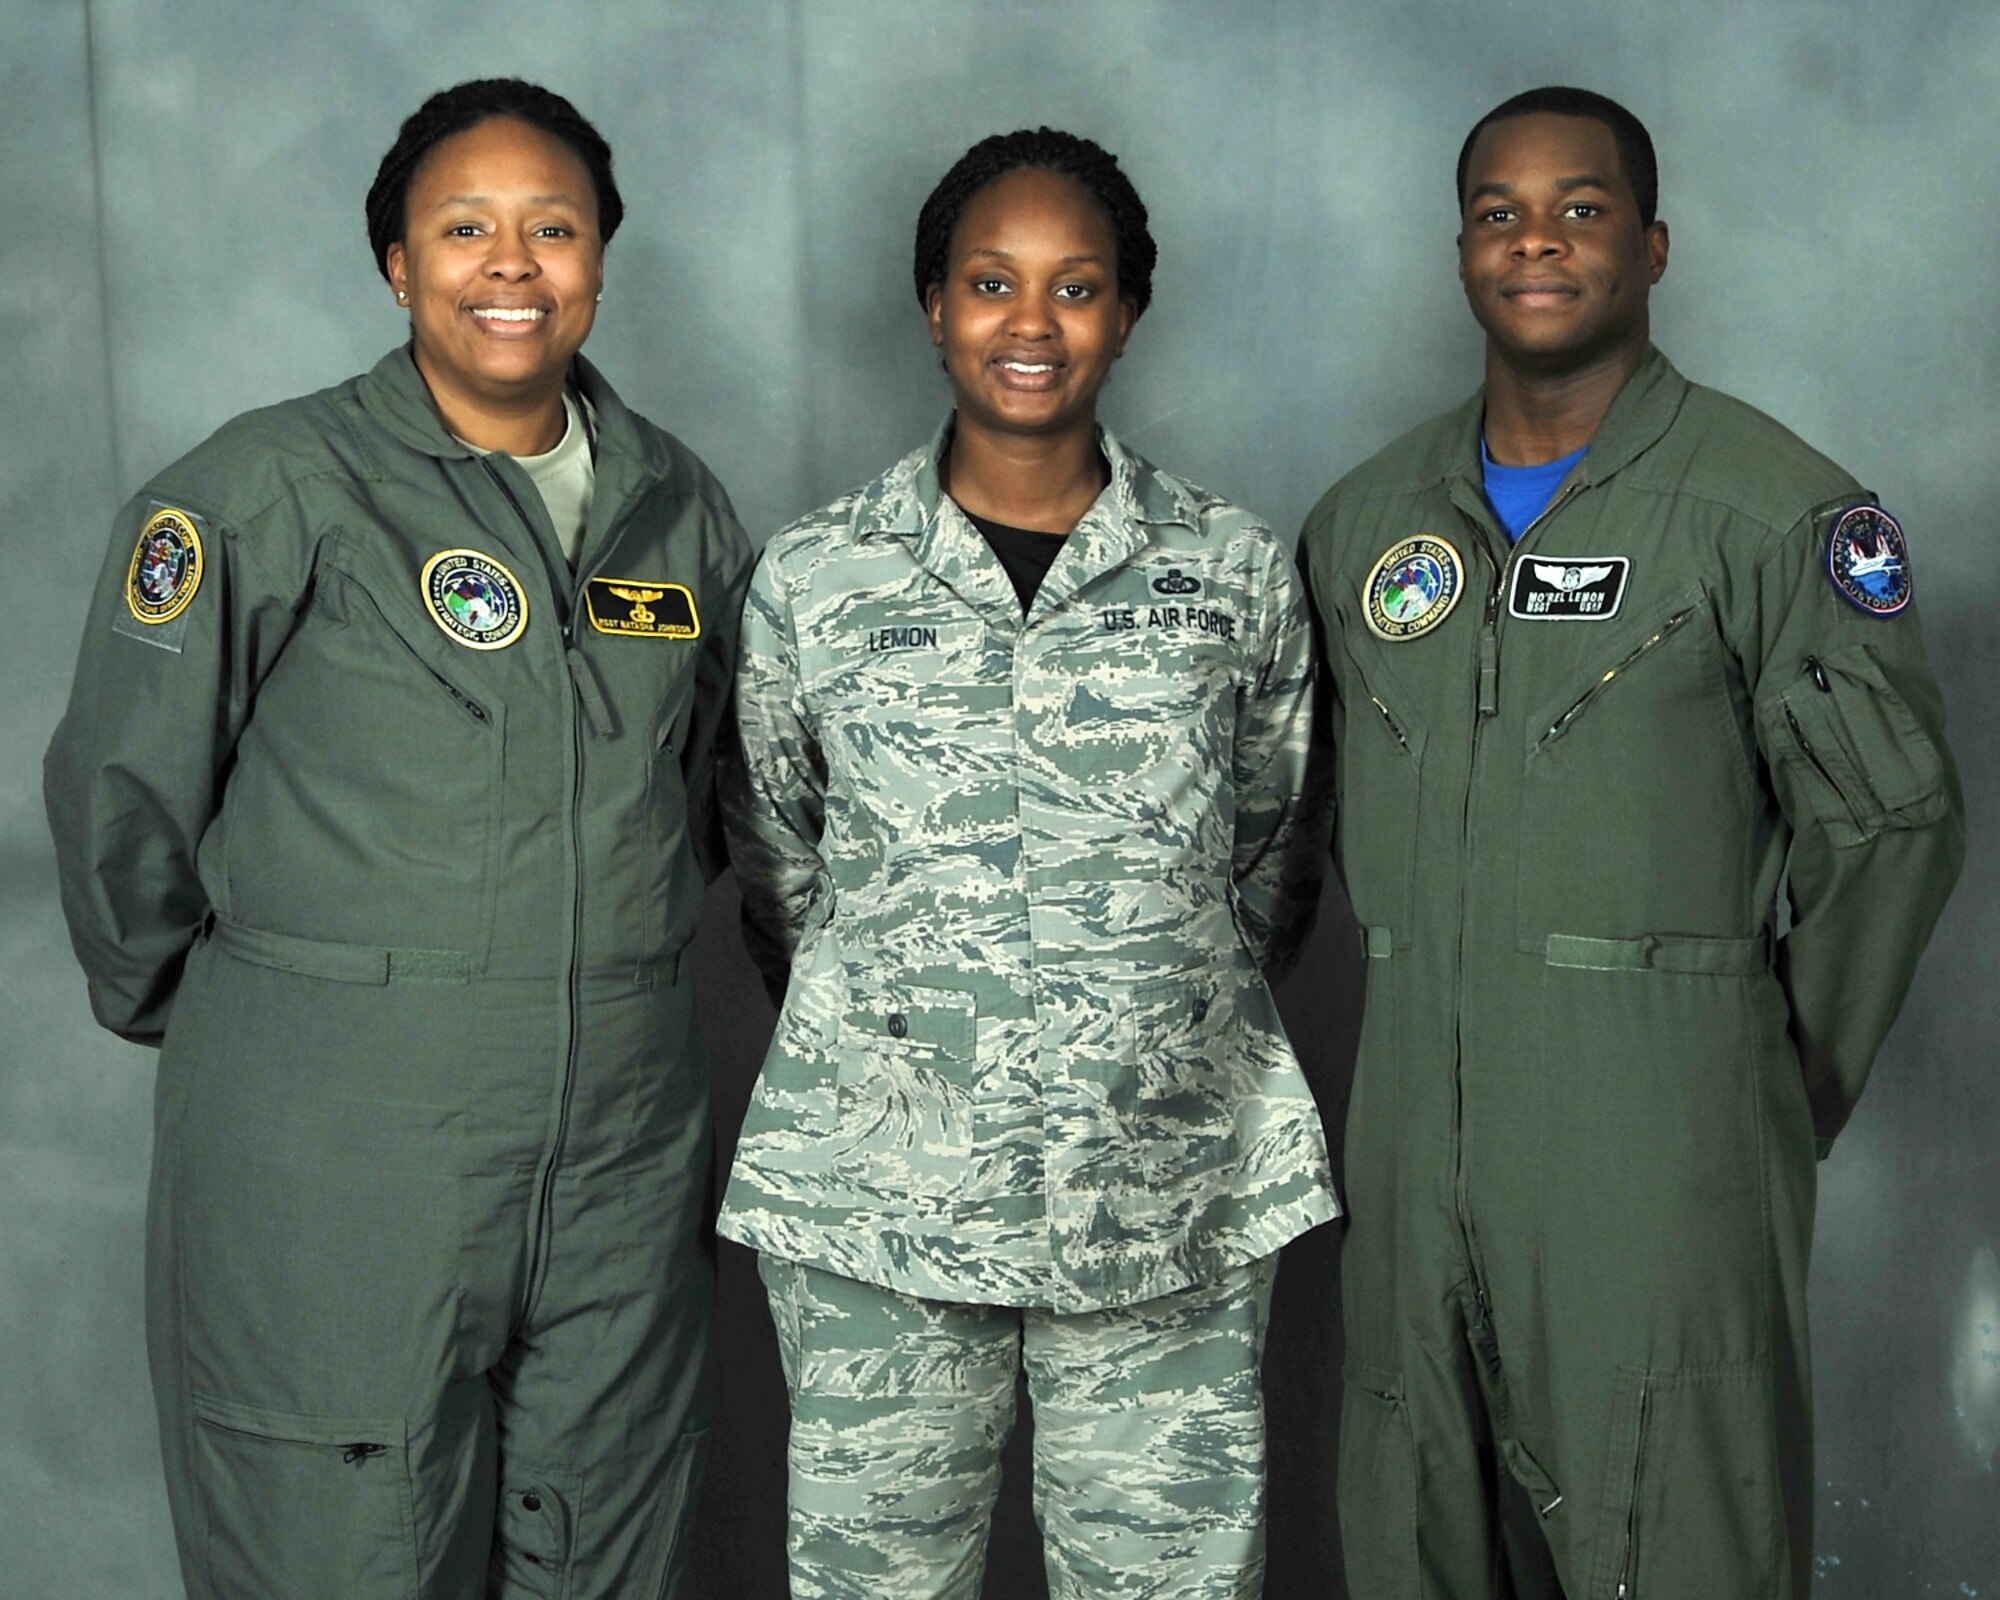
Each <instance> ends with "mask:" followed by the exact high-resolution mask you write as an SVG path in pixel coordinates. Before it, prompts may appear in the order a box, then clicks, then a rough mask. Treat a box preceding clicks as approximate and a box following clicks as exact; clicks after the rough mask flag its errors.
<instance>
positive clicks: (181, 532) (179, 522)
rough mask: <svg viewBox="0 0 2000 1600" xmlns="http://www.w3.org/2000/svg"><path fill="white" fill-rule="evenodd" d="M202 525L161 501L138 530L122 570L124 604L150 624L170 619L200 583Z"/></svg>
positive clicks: (142, 620) (158, 623)
mask: <svg viewBox="0 0 2000 1600" xmlns="http://www.w3.org/2000/svg"><path fill="white" fill-rule="evenodd" d="M201 576H202V553H201V530H200V529H199V528H197V527H196V526H195V519H194V517H193V516H191V515H190V514H189V513H188V512H185V511H181V510H177V509H176V508H175V507H173V506H161V507H160V508H159V509H158V510H157V511H155V512H154V513H153V514H152V515H151V516H150V517H148V518H147V519H146V525H145V526H144V527H143V528H141V529H140V530H139V543H138V544H137V545H136V546H135V547H134V548H133V551H132V566H131V569H130V570H129V571H128V572H127V573H126V575H125V605H126V609H127V610H129V611H130V612H131V613H132V615H133V617H134V618H135V619H136V620H138V621H140V622H143V623H146V624H147V625H148V626H149V627H158V626H159V625H160V624H161V623H163V622H172V621H173V620H174V618H175V617H177V616H179V615H180V614H181V613H182V612H183V611H185V610H187V608H188V602H189V601H190V600H192V599H193V598H194V595H195V591H196V590H197V589H199V588H200V587H201Z"/></svg>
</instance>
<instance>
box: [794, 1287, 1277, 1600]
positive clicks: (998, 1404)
mask: <svg viewBox="0 0 2000 1600" xmlns="http://www.w3.org/2000/svg"><path fill="white" fill-rule="evenodd" d="M1277 1266H1278V1258H1277V1257H1276V1256H1275V1255H1270V1256H1265V1257H1264V1258H1263V1259H1262V1260H1260V1261H1253V1262H1250V1263H1249V1264H1248V1265H1246V1266H1241V1267H1234V1268H1231V1269H1230V1270H1229V1271H1227V1272H1225V1273H1223V1274H1222V1275H1221V1276H1220V1277H1218V1278H1215V1279H1213V1280H1211V1281H1210V1282H1207V1283H1200V1284H1196V1285H1194V1286H1193V1287H1191V1288H1186V1289H1179V1290H1176V1291H1175V1292H1174V1293H1172V1294H1170V1295H1162V1296H1161V1297H1160V1298H1159V1299H1157V1300H1147V1301H1143V1302H1141V1303H1139V1304H1137V1305H1130V1306H1117V1307H1113V1308H1111V1309H1109V1310H1104V1311H1085V1312H1078V1313H1075V1314H1073V1315H1063V1314H1061V1313H1058V1312H1053V1311H1041V1310H1027V1311H1023V1310H1017V1309H1014V1308H1012V1307H1007V1306H979V1305H957V1304H953V1303H951V1302H948V1301H941V1300H917V1299H913V1298H911V1297H910V1296H908V1295H900V1294H897V1293H895V1292H893V1291H892V1290H888V1289H878V1288H876V1287H875V1286H873V1285H872V1284H864V1283H856V1282H855V1281H854V1280H853V1279H851V1278H840V1277H835V1276H834V1275H833V1274H832V1273H828V1272H820V1271H817V1270H815V1269H814V1268H812V1267H804V1266H800V1265H798V1264H797V1263H795V1262H790V1261H778V1260H774V1259H773V1258H772V1257H770V1256H764V1257H761V1258H760V1260H759V1270H760V1271H761V1272H762V1274H763V1277H764V1282H765V1286H766V1288H768V1289H769V1291H770V1296H771V1318H772V1321H773V1322H774V1323H775V1324H776V1326H777V1330H778V1348H779V1352H780V1354H781V1356H782V1358H783V1360H784V1367H785V1381H786V1385H787V1387H788V1388H789V1389H790V1391H791V1394H792V1431H791V1440H790V1446H789V1450H788V1459H789V1464H790V1468H791V1473H790V1480H791V1481H790V1495H789V1499H790V1513H789V1517H788V1522H787V1532H786V1549H787V1554H788V1556H789V1558H790V1561H789V1564H790V1568H791V1593H792V1600H978V1596H979V1593H980V1586H981V1578H982V1576H983V1571H984V1567H985V1557H986V1541H987V1533H988V1529H989V1527H990V1525H991V1523H992V1518H993V1506H994V1502H995V1499H996V1497H997V1495H998V1494H999V1490H1000V1454H1001V1451H1002V1450H1003V1449H1004V1448H1005V1446H1006V1443H1007V1437H1008V1435H1009V1434H1010V1433H1012V1431H1013V1427H1014V1410H1015V1395H1016V1388H1017V1385H1016V1381H1015V1380H1016V1376H1017V1374H1019V1373H1022V1372H1025V1373H1026V1375H1027V1380H1028V1381H1027V1389H1028V1395H1029V1398H1030V1399H1031V1401H1032V1402H1033V1404H1034V1408H1035V1515H1036V1520H1037V1521H1038V1522H1039V1523H1040V1525H1041V1528H1042V1534H1043V1541H1044V1551H1045V1557H1044V1565H1045V1568H1046V1571H1047V1573H1048V1582H1049V1596H1050V1600H1256V1596H1258V1595H1259V1594H1261V1593H1262V1592H1263V1579H1264V1476H1265V1474H1264V1455H1265V1427H1264V1406H1263V1399H1262V1395H1261V1391H1260V1385H1259V1382H1258V1373H1259V1370H1260V1368H1261V1366H1262V1363H1263V1350H1264V1334H1265V1329H1266V1327H1267V1326H1268V1324H1269V1321H1270V1308H1271V1285H1272V1280H1273V1279H1274V1278H1275V1276H1276V1274H1277Z"/></svg>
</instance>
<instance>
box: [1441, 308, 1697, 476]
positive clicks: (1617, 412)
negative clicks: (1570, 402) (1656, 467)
mask: <svg viewBox="0 0 2000 1600" xmlns="http://www.w3.org/2000/svg"><path fill="white" fill-rule="evenodd" d="M1687 392H1688V381H1687V379H1685V378H1683V377H1682V376H1681V375H1680V373H1679V372H1677V371H1676V370H1675V369H1674V364H1673V363H1672V362H1671V361H1669V360H1668V359H1667V358H1666V357H1665V356H1664V355H1662V354H1661V353H1660V350H1659V348H1658V346H1656V345H1650V344H1649V345H1647V346H1646V353H1645V355H1644V356H1642V357H1641V358H1640V360H1639V365H1638V366H1637V367H1636V368H1635V369H1634V370H1633V373H1632V376H1631V377H1629V378H1627V379H1626V380H1625V386H1624V387H1623V388H1622V389H1620V390H1619V391H1618V394H1617V396H1616V398H1614V399H1613V400H1612V402H1611V409H1610V410H1609V411H1607V412H1605V414H1604V420H1603V422H1601V423H1599V424H1598V428H1597V432H1596V434H1595V435H1594V436H1593V437H1592V439H1591V441H1590V454H1588V455H1587V456H1585V457H1584V458H1583V460H1582V461H1580V462H1578V463H1577V465H1576V468H1575V476H1576V477H1577V478H1578V479H1579V480H1580V481H1581V482H1582V483H1584V484H1585V485H1586V486H1588V485H1590V484H1596V483H1602V482H1603V481H1604V480H1605V479H1606V478H1609V477H1610V476H1611V475H1612V474H1613V473H1614V472H1617V471H1619V470H1620V469H1621V468H1624V467H1626V466H1629V465H1630V464H1631V463H1632V462H1633V461H1635V460H1637V459H1638V458H1639V457H1640V456H1642V455H1644V454H1645V453H1646V451H1647V450H1649V449H1651V448H1652V446H1653V445H1654V444H1656V443H1658V442H1659V439H1660V437H1661V436H1662V435H1663V434H1664V433H1665V432H1666V431H1667V429H1668V428H1669V427H1670V426H1671V425H1672V424H1673V420H1674V418H1675V417H1676V416H1677V415H1678V414H1679V412H1680V409H1681V402H1682V401H1683V400H1685V399H1686V398H1687ZM1485 416H1486V390H1485V388H1484V386H1482V387H1481V388H1480V389H1479V391H1478V392H1477V393H1476V394H1474V395H1473V396H1472V398H1471V399H1470V400H1468V401H1466V402H1465V404H1464V405H1462V406H1460V407H1459V408H1458V410H1456V411H1455V412H1453V413H1451V425H1450V426H1449V427H1448V428H1446V429H1445V430H1444V433H1443V435H1442V436H1441V438H1440V440H1439V447H1438V449H1437V451H1436V453H1435V454H1434V456H1433V458H1432V461H1431V463H1430V465H1429V470H1428V471H1427V473H1426V476H1430V475H1432V474H1435V475H1436V476H1439V477H1443V478H1446V479H1462V480H1463V481H1465V482H1466V483H1467V484H1469V485H1470V486H1471V487H1472V488H1473V489H1475V490H1478V489H1479V488H1480V486H1481V485H1482V484H1483V482H1484V478H1485V475H1484V474H1483V473H1482V472H1481V471H1480V466H1479V437H1480V428H1481V425H1482V423H1483V422H1484V419H1485Z"/></svg>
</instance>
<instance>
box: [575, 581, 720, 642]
mask: <svg viewBox="0 0 2000 1600" xmlns="http://www.w3.org/2000/svg"><path fill="white" fill-rule="evenodd" d="M583 601H584V605H585V607H586V608H587V609H588V610H589V612H590V625H591V626H592V627H593V628H595V629H596V630H597V631H598V632H599V633H622V634H626V635H628V636H635V637H640V638H653V639H695V638H699V637H700V635H701V615H700V613H699V612H698V611H696V609H695V604H694V591H693V590H691V589H689V588H688V586H687V585H686V584H684V583H666V582H662V581H661V580H659V579H655V578H592V579H591V580H590V586H589V587H588V588H587V589H585V590H584V592H583Z"/></svg>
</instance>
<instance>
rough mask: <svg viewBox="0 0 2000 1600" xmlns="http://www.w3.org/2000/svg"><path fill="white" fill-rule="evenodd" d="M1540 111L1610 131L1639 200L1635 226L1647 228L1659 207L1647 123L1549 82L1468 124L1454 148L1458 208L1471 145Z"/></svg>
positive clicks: (1585, 92)
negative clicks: (1500, 125)
mask: <svg viewBox="0 0 2000 1600" xmlns="http://www.w3.org/2000/svg"><path fill="white" fill-rule="evenodd" d="M1539 112H1547V113H1551V114H1553V115H1555V116H1558V117H1588V118H1589V119H1590V120H1591V121H1592V122H1601V123H1603V124H1604V125H1605V127H1607V128H1609V129H1610V130H1611V137H1612V139H1613V141H1614V142H1615V143H1616V144H1617V146H1618V164H1619V166H1621V167H1623V168H1624V170H1625V179H1626V181H1627V182H1628V183H1630V184H1631V185H1632V197H1633V198H1634V199H1635V200H1637V201H1638V202H1639V222H1640V225H1641V226H1642V227H1647V228H1650V227H1651V226H1652V225H1653V220H1654V218H1655V217H1656V216H1657V215H1658V214H1659V209H1660V167H1659V163H1658V162H1657V161H1656V160H1655V159H1654V157H1653V136H1652V135H1651V134H1649V133H1648V132H1646V125H1645V124H1644V123H1643V122H1641V121H1640V120H1639V119H1638V118H1637V117H1635V116H1633V115H1632V113H1631V112H1629V111H1627V110H1626V109H1625V108H1624V107H1623V106H1621V105H1620V104H1619V103H1618V102H1617V101H1616V100H1613V99H1612V98H1611V97H1610V96H1608V95H1601V94H1598V93H1597V92H1596V91H1595V90H1593V89H1571V88H1567V87H1565V86H1563V85H1561V84H1550V85H1548V86H1546V87H1544V88H1540V89H1529V90H1528V91H1526V92H1525V93H1523V94H1517V95H1515V96H1514V98H1513V99H1511V100H1503V101H1501V102H1500V104H1499V105H1497V106H1495V107H1494V108H1493V109H1492V110H1491V111H1489V112H1487V113H1486V115H1485V116H1483V117H1481V118H1480V119H1479V120H1478V121H1477V122H1475V123H1474V124H1473V125H1472V132H1470V133H1468V134H1467V135H1466V136H1465V143H1464V144H1462V145H1460V146H1459V150H1458V207H1459V209H1460V210H1461V211H1463V210H1464V209H1465V175H1466V169H1467V168H1468V167H1470V166H1471V164H1472V146H1473V143H1474V142H1475V141H1476V140H1477V139H1478V138H1479V136H1480V134H1481V133H1483V132H1485V131H1486V129H1488V128H1490V127H1492V126H1493V124H1494V123H1496V122H1506V121H1508V120H1510V119H1512V118H1514V117H1531V116H1534V115H1536V114H1537V113H1539Z"/></svg>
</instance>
